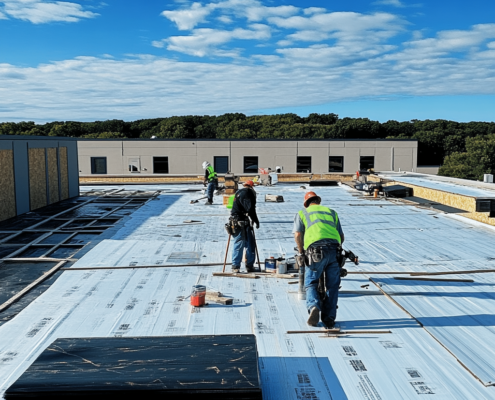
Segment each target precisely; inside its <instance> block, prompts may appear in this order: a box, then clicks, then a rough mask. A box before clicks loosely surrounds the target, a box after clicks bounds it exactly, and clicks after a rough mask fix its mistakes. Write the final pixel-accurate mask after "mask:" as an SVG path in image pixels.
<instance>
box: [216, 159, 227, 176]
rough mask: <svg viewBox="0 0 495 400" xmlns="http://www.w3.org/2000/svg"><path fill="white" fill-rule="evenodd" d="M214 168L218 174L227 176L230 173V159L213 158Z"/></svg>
mask: <svg viewBox="0 0 495 400" xmlns="http://www.w3.org/2000/svg"><path fill="white" fill-rule="evenodd" d="M213 168H214V169H215V172H216V173H217V174H226V173H227V172H229V157H227V156H219V157H213Z"/></svg>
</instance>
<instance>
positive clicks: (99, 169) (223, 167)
mask: <svg viewBox="0 0 495 400" xmlns="http://www.w3.org/2000/svg"><path fill="white" fill-rule="evenodd" d="M213 164H214V165H213V168H214V169H215V171H216V172H217V173H219V174H225V173H227V172H228V171H229V157H227V156H215V157H213ZM374 167H375V157H374V156H361V157H360V160H359V169H360V170H367V169H370V168H374ZM258 168H259V164H258V157H254V156H246V157H244V173H245V174H257V173H258ZM129 172H139V159H130V160H129ZM296 172H300V173H311V172H312V157H311V156H299V157H297V161H296ZM328 172H344V157H342V156H331V157H328ZM91 173H92V174H106V173H107V158H106V157H91ZM153 173H154V174H168V173H169V169H168V157H153Z"/></svg>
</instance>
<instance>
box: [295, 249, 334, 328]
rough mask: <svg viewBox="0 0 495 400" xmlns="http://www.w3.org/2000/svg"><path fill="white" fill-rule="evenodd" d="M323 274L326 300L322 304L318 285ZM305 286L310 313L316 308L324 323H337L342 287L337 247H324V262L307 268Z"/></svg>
mask: <svg viewBox="0 0 495 400" xmlns="http://www.w3.org/2000/svg"><path fill="white" fill-rule="evenodd" d="M323 272H325V287H326V298H325V300H324V301H323V302H321V301H320V297H319V295H318V283H319V280H320V276H321V274H322V273H323ZM304 286H305V287H306V307H307V309H308V312H309V311H310V310H311V309H312V308H313V307H316V308H317V309H318V310H320V311H321V320H322V321H325V320H328V319H330V320H332V321H335V318H336V317H337V302H338V299H339V286H340V266H339V263H338V262H337V247H336V246H335V247H324V248H323V258H322V260H321V261H320V262H319V263H313V264H312V265H309V266H306V270H305V276H304Z"/></svg>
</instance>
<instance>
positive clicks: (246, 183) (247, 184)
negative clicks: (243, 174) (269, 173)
mask: <svg viewBox="0 0 495 400" xmlns="http://www.w3.org/2000/svg"><path fill="white" fill-rule="evenodd" d="M244 186H249V187H251V188H252V187H253V186H254V182H253V181H246V182H244Z"/></svg>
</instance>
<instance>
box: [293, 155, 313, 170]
mask: <svg viewBox="0 0 495 400" xmlns="http://www.w3.org/2000/svg"><path fill="white" fill-rule="evenodd" d="M296 172H305V173H308V174H309V173H311V157H307V156H304V157H297V167H296Z"/></svg>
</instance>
